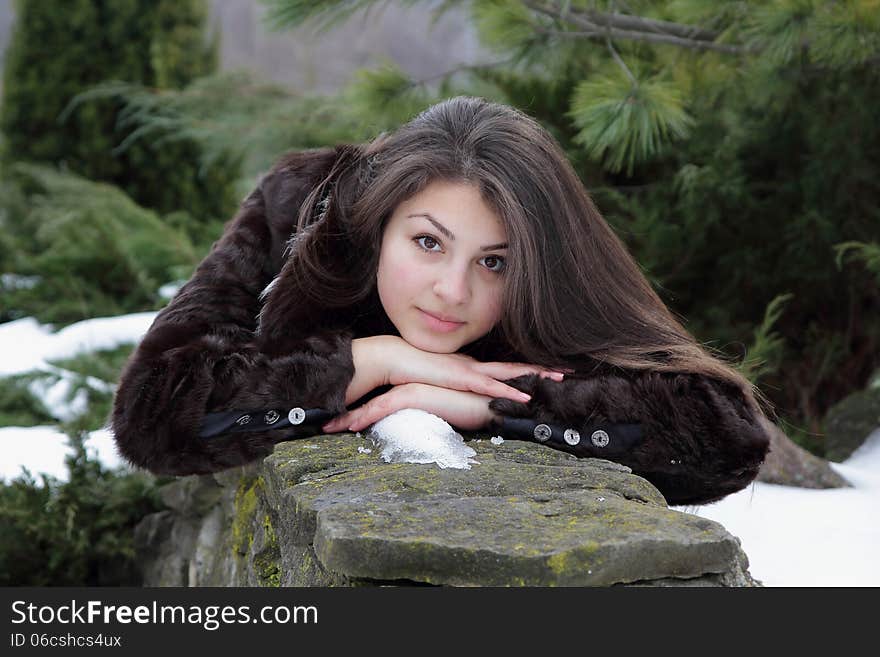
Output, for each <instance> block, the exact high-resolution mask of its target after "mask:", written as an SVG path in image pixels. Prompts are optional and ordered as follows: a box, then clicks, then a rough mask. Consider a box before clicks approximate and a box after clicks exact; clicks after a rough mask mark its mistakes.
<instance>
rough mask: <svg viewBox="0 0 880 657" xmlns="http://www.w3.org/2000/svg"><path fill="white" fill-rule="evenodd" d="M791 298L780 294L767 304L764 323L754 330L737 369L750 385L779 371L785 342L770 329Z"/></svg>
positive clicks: (788, 295) (789, 295)
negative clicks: (764, 376) (749, 344)
mask: <svg viewBox="0 0 880 657" xmlns="http://www.w3.org/2000/svg"><path fill="white" fill-rule="evenodd" d="M792 296H793V295H791V294H780V295H779V296H777V297H776V298H775V299H773V301H771V302H770V303H769V304H767V310H765V311H764V321H763V322H761V325H760V326H758V327H757V328H756V329H755V333H754V339H753V342H752V346H751V347H750V348H749V349H747V350H746V354H745V356H744V357H743V361H742V363H740V366H739V368H738V369H739V371H740V373H741V374H743V376H745V377H746V378H747V379H748V380H749V381H751V382H752V383H755V384H756V383H758V380H759V379H760V378H761V377H762V376H763V375H764V374H768V373H772V372H776V371H777V370H778V369H779V363H780V361H781V360H782V349H783V347H784V345H785V340H784V339H783V338H782V337H781V336H780V335H779V334H778V333H776V332H774V331H773V330H772V329H773V325H774V324H776V322H777V320H778V319H779V317H780V316H781V315H782V311H783V310H784V306H785V304H786V302H788V301H789V300H790V299H791V298H792Z"/></svg>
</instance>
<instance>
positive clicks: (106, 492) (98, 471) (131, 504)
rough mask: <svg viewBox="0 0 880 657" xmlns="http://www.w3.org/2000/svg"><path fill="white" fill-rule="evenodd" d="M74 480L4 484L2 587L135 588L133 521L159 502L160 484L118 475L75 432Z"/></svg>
mask: <svg viewBox="0 0 880 657" xmlns="http://www.w3.org/2000/svg"><path fill="white" fill-rule="evenodd" d="M70 442H71V446H72V448H73V454H72V455H71V456H69V457H68V458H67V459H66V464H67V469H68V473H69V476H68V480H67V481H66V482H59V481H58V480H56V479H54V478H52V477H46V476H42V477H41V481H40V482H39V483H38V482H37V481H36V480H35V479H34V478H33V477H32V476H31V475H30V473H25V474H23V475H22V476H20V477H18V478H16V479H15V480H13V481H11V482H9V483H7V484H2V483H0V526H2V527H3V532H2V533H0V586H136V585H139V584H140V583H141V581H142V574H141V573H140V571H139V568H138V564H137V561H136V559H135V549H134V544H133V537H134V527H135V526H136V525H137V523H138V522H140V520H141V519H142V518H143V517H144V516H145V515H147V514H149V513H152V512H155V511H158V510H159V509H160V508H161V503H160V501H159V498H158V494H157V492H156V491H157V485H156V484H157V482H156V480H155V479H154V478H153V477H151V476H148V475H144V474H117V473H115V472H113V471H110V470H108V469H106V468H104V467H102V466H101V465H100V464H99V463H98V462H97V461H94V460H92V459H90V458H89V456H88V454H87V452H86V450H85V448H84V446H83V438H82V436H74V437H71V441H70Z"/></svg>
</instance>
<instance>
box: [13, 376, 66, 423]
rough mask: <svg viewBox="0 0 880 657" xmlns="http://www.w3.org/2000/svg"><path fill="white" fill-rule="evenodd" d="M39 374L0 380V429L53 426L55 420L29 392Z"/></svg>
mask: <svg viewBox="0 0 880 657" xmlns="http://www.w3.org/2000/svg"><path fill="white" fill-rule="evenodd" d="M37 378H40V374H39V373H36V374H27V375H25V374H21V375H17V376H9V377H2V378H0V427H31V426H37V425H41V424H54V422H55V418H54V417H52V414H51V413H49V411H48V410H47V409H46V407H45V405H44V404H43V403H42V402H41V401H40V399H39V398H38V397H37V396H35V395H34V394H33V392H31V390H30V384H31V383H32V382H33V381H34V380H35V379H37Z"/></svg>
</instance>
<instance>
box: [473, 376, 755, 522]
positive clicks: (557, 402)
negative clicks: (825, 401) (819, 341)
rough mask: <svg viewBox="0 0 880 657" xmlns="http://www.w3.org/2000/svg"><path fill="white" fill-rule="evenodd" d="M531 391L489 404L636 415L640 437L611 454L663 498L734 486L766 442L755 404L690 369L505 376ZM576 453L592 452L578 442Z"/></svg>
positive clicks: (540, 411)
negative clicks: (525, 398)
mask: <svg viewBox="0 0 880 657" xmlns="http://www.w3.org/2000/svg"><path fill="white" fill-rule="evenodd" d="M506 383H509V384H511V385H513V386H514V387H516V388H518V389H520V390H524V391H525V392H527V393H529V394H531V395H532V399H531V400H530V401H529V402H528V403H527V404H520V403H517V402H514V401H511V400H507V399H494V400H492V401H491V402H490V403H489V407H490V408H491V409H492V410H494V411H496V412H497V413H500V414H502V415H506V416H509V417H520V418H531V419H534V420H535V421H537V422H547V423H551V422H552V423H555V424H559V425H563V426H569V427H573V428H576V429H578V430H579V431H582V432H583V431H585V430H586V427H587V426H589V425H592V424H596V423H601V422H608V423H638V424H640V425H641V427H642V434H643V440H642V441H641V442H640V443H639V444H638V445H636V446H635V447H633V448H632V449H631V450H629V451H628V452H627V453H626V454H624V455H623V456H618V457H615V458H614V460H616V461H619V462H620V463H622V464H623V465H626V466H629V467H630V468H632V470H633V472H634V473H635V474H637V475H639V476H641V477H644V478H645V479H647V480H648V481H650V482H651V483H652V484H654V485H655V486H656V487H657V488H658V489H659V490H660V492H661V493H663V495H664V497H665V498H666V501H667V502H668V503H669V504H673V505H676V504H678V505H681V504H706V503H709V502H714V501H716V500H719V499H721V498H722V497H724V496H725V495H729V494H730V493H733V492H736V491H738V490H741V489H742V488H744V487H745V486H747V485H748V484H749V483H750V482H751V481H752V480H753V479H754V478H755V477H756V476H757V474H758V469H759V468H760V466H761V463H762V462H763V460H764V457H765V455H766V453H767V449H768V446H769V441H770V439H769V436H768V435H767V433H766V431H765V430H764V428H763V426H762V423H761V417H760V413H761V412H760V410H758V411H752V410H751V408H750V406H749V404H748V403H747V402H746V399H745V398H744V396H743V394H742V392H741V391H739V390H738V389H737V388H736V387H734V386H732V385H731V384H728V383H726V382H721V381H717V380H715V379H710V378H708V377H705V376H702V375H697V374H674V373H665V372H641V373H639V372H629V373H620V374H610V373H609V374H603V375H601V376H592V377H578V376H575V377H572V378H566V379H564V380H563V381H553V380H551V379H540V378H538V376H537V375H525V376H521V377H517V378H516V379H511V380H509V381H507V382H506ZM569 451H571V452H572V453H574V454H575V455H577V456H595V455H596V454H595V453H589V454H588V453H587V452H586V448H584V447H582V446H581V445H578V446H575V447H571V448H570V450H569Z"/></svg>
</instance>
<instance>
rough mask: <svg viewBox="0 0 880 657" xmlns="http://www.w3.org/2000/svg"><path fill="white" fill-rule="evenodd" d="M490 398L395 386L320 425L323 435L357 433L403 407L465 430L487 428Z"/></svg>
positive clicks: (417, 386)
mask: <svg viewBox="0 0 880 657" xmlns="http://www.w3.org/2000/svg"><path fill="white" fill-rule="evenodd" d="M491 400H492V398H491V397H486V396H485V395H479V394H477V393H474V392H464V391H461V390H451V389H449V388H444V387H441V386H432V385H428V384H424V383H406V384H403V385H397V386H395V387H394V388H392V389H391V390H389V391H388V392H386V393H385V394H382V395H379V396H378V397H374V398H373V399H371V400H370V401H368V402H367V403H365V404H364V405H362V406H359V407H358V408H355V409H352V410H350V411H347V412H345V413H343V414H342V415H339V416H338V417H335V418H333V419H332V420H331V421H330V422H328V423H327V424H325V425H324V426H323V430H324V431H326V432H327V433H333V432H336V431H345V430H346V429H347V430H348V431H360V430H361V429H365V428H366V427H368V426H370V425H371V424H373V423H375V422H378V421H379V420H381V419H382V418H384V417H387V416H389V415H391V414H392V413H394V412H396V411H399V410H401V409H404V408H419V409H421V410H423V411H427V412H428V413H433V414H434V415H437V416H439V417H442V418H443V419H444V420H446V421H447V422H449V424H452V425H455V426H456V427H458V428H460V429H464V430H466V431H474V430H477V429H482V428H485V427H486V426H488V424H489V422H490V421H491V420H492V418H493V417H494V415H495V414H494V413H493V412H492V411H491V410H490V409H489V402H490V401H491Z"/></svg>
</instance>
